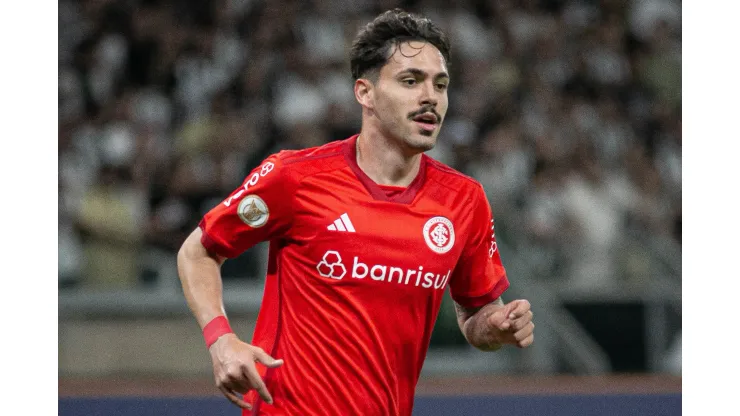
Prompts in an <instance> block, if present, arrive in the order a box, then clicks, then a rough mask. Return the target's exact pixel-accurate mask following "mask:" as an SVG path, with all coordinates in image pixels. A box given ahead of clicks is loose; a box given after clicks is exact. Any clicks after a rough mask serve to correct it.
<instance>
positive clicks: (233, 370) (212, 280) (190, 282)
mask: <svg viewBox="0 0 740 416" xmlns="http://www.w3.org/2000/svg"><path fill="white" fill-rule="evenodd" d="M202 235H203V232H202V231H201V229H200V228H196V229H195V231H193V232H192V233H191V234H190V236H188V238H187V239H185V242H184V243H183V245H182V247H181V248H180V251H179V252H178V253H177V270H178V272H179V274H180V281H181V282H182V288H183V292H184V293H185V299H186V300H187V302H188V306H189V307H190V310H191V311H192V312H193V315H195V319H197V321H198V325H200V327H201V329H203V328H204V327H205V326H206V325H207V324H208V323H209V322H210V321H211V320H212V319H213V318H216V317H218V316H221V315H223V316H225V315H226V313H225V311H224V302H223V284H222V282H221V265H222V264H223V263H224V261H225V260H226V258H224V257H221V256H218V255H215V254H211V253H209V252H208V250H206V248H205V247H203V244H202V243H201V242H200V238H201V236H202ZM208 351H209V352H210V353H211V360H212V361H213V375H214V378H215V381H216V386H217V387H218V388H219V390H221V392H222V393H223V394H224V396H226V397H227V398H228V399H229V400H231V402H232V403H234V404H236V405H237V406H239V407H242V408H244V409H248V410H249V409H251V408H252V405H251V404H250V403H247V402H245V401H244V399H243V398H242V397H241V396H242V395H243V394H245V393H247V392H248V391H250V390H253V389H254V390H257V392H258V393H259V395H260V397H262V399H263V400H265V401H266V402H267V403H272V396H271V395H270V393H269V392H268V391H267V387H266V386H265V383H264V381H263V380H262V378H261V377H260V375H259V373H258V371H257V369H256V367H255V362H260V363H262V364H264V365H265V366H267V367H269V368H276V367H279V366H281V365H282V364H283V360H276V359H274V358H272V357H271V356H270V355H268V354H267V353H266V352H265V351H264V350H262V348H260V347H257V346H254V345H250V344H248V343H246V342H243V341H241V340H240V339H239V338H238V337H237V336H236V335H235V334H232V333H229V334H224V335H222V336H220V337H219V338H218V340H216V342H214V343H213V344H212V345H211V347H210V348H209V350H208Z"/></svg>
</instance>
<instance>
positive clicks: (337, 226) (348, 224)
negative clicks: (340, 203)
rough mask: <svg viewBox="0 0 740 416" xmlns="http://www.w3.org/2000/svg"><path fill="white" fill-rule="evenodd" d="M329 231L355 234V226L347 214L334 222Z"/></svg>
mask: <svg viewBox="0 0 740 416" xmlns="http://www.w3.org/2000/svg"><path fill="white" fill-rule="evenodd" d="M326 228H327V229H329V230H331V231H346V232H350V233H354V232H355V226H354V225H352V221H350V220H349V215H347V213H346V212H345V213H344V214H342V215H340V216H339V218H337V219H336V220H334V222H333V223H332V224H329V226H328V227H326Z"/></svg>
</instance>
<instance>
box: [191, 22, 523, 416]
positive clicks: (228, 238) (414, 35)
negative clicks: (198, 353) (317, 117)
mask: <svg viewBox="0 0 740 416" xmlns="http://www.w3.org/2000/svg"><path fill="white" fill-rule="evenodd" d="M350 61H351V69H352V75H353V77H354V79H355V84H354V92H355V97H356V98H357V101H358V102H359V104H360V106H361V107H362V127H361V130H360V133H359V134H358V135H355V136H352V137H350V138H348V139H346V140H342V141H337V142H332V143H329V144H326V145H324V146H320V147H316V148H311V149H304V150H298V151H282V152H280V153H277V154H274V155H272V156H270V157H268V158H267V159H265V160H264V161H263V163H262V164H261V165H260V166H258V167H256V168H255V169H254V170H253V171H252V172H251V173H250V174H249V175H248V176H247V178H246V179H245V180H244V183H243V185H242V186H240V187H239V188H238V189H236V190H235V191H234V192H233V193H232V194H231V195H230V196H229V197H228V198H227V199H225V200H224V201H223V203H221V204H219V205H218V206H217V207H215V208H213V209H212V210H211V211H210V212H208V213H207V214H206V215H205V216H204V217H203V219H202V221H201V223H200V226H199V227H198V228H197V229H196V230H195V231H194V232H193V233H192V234H191V235H190V237H188V238H187V240H186V241H185V242H184V244H183V246H182V248H181V250H180V252H179V254H178V269H179V273H180V279H181V281H182V284H183V289H184V293H185V297H186V299H187V301H188V305H189V306H190V308H191V310H192V311H193V314H194V315H195V317H196V319H197V320H198V323H199V324H200V326H201V328H203V334H204V337H205V340H206V344H207V346H208V348H209V351H210V353H211V358H212V361H213V371H214V376H215V379H216V384H217V386H218V387H219V389H220V390H221V391H222V392H223V394H224V395H225V396H226V397H227V398H229V400H231V401H232V402H234V403H235V404H237V405H239V406H241V407H242V408H244V411H243V414H245V415H246V414H250V413H251V414H260V415H321V416H326V415H342V416H344V415H366V416H369V415H378V416H380V415H382V416H387V415H410V414H411V412H412V408H413V399H414V389H415V387H416V383H417V381H418V378H419V374H420V372H421V369H422V364H423V363H424V358H425V356H426V352H427V348H428V346H429V340H430V336H431V333H432V327H433V325H434V322H435V319H436V317H437V314H438V312H439V307H440V304H441V302H442V296H443V295H444V291H445V288H446V287H449V289H450V294H451V296H452V299H453V300H454V301H455V307H456V310H457V316H458V323H459V325H460V329H461V330H462V332H463V334H464V335H465V338H466V339H467V340H468V342H469V343H470V344H471V345H473V346H475V347H477V348H479V349H482V350H495V349H498V348H500V347H501V345H503V344H512V345H516V346H518V347H527V346H529V345H530V344H531V343H532V341H533V329H534V324H533V323H532V312H531V311H530V305H529V302H527V301H526V300H515V301H512V302H510V303H508V304H504V303H503V301H502V300H501V294H502V293H503V292H504V291H505V290H506V289H507V287H508V286H509V281H508V279H507V277H506V273H505V271H504V268H503V266H502V265H501V260H500V257H499V253H498V250H497V248H496V241H495V238H494V234H493V218H492V214H491V209H490V207H489V204H488V201H487V199H486V196H485V193H484V191H483V189H482V187H481V185H480V184H479V183H478V182H476V181H475V180H473V179H471V178H469V177H467V176H464V175H462V174H460V173H458V172H456V171H454V170H453V169H451V168H449V167H447V166H444V165H442V164H441V163H439V162H437V161H435V160H433V159H431V158H429V157H428V156H426V155H425V154H424V153H423V152H424V151H426V150H429V149H431V148H432V147H434V145H435V142H436V138H437V135H438V133H439V130H440V127H441V126H442V122H443V120H444V116H445V114H446V112H447V86H448V83H449V81H450V79H449V75H448V71H447V63H448V61H449V45H448V41H447V38H446V37H445V35H444V34H443V33H442V32H441V31H440V30H439V29H438V28H437V27H436V26H435V25H434V24H433V23H431V22H430V21H429V20H428V19H424V18H421V17H417V16H414V15H410V14H407V13H405V12H402V11H400V10H393V11H388V12H385V13H383V14H381V15H380V16H378V17H377V18H376V19H375V20H374V21H372V22H371V23H369V24H368V25H367V26H366V27H365V28H364V29H363V30H362V31H361V32H360V33H359V34H358V37H357V39H356V40H355V41H354V43H353V46H352V52H351V60H350ZM261 241H269V242H270V250H269V261H268V267H267V277H266V282H265V289H264V297H263V301H262V306H261V309H260V312H259V317H258V318H257V323H256V327H255V331H254V336H253V338H252V341H251V343H246V342H243V341H241V340H240V339H239V338H238V337H237V336H236V335H235V334H234V333H233V332H232V331H231V329H230V327H229V324H228V320H227V319H226V313H225V311H224V307H223V301H222V287H221V278H220V266H221V264H223V262H224V260H225V259H226V258H230V257H235V256H238V255H239V254H240V253H242V252H243V251H244V250H246V249H248V248H249V247H251V246H253V245H255V244H257V243H259V242H261ZM275 357H277V358H279V359H276V358H275ZM242 395H244V396H242Z"/></svg>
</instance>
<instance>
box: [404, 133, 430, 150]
mask: <svg viewBox="0 0 740 416" xmlns="http://www.w3.org/2000/svg"><path fill="white" fill-rule="evenodd" d="M406 144H408V145H409V147H411V148H412V149H414V150H419V151H421V152H426V151H428V150H432V149H433V148H434V145H435V144H437V135H436V134H432V135H431V136H427V135H426V134H424V133H419V134H415V135H412V136H411V137H409V138H408V140H406Z"/></svg>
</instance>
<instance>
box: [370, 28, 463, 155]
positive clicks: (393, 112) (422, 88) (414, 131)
mask: <svg viewBox="0 0 740 416" xmlns="http://www.w3.org/2000/svg"><path fill="white" fill-rule="evenodd" d="M392 50H393V51H394V52H393V55H392V56H391V57H390V58H389V59H388V62H387V63H386V64H385V66H383V67H382V68H381V69H380V74H379V76H378V80H377V82H375V83H373V85H372V87H371V88H370V92H369V93H368V100H367V104H368V106H369V107H371V110H372V112H373V116H374V117H375V118H376V120H374V121H375V122H376V123H377V125H378V127H379V128H380V130H381V131H382V133H383V134H385V135H386V136H387V137H389V138H392V139H393V140H397V141H399V142H400V143H401V144H402V145H403V146H404V147H405V148H406V149H408V150H409V151H411V152H420V151H421V152H423V151H426V150H430V149H432V148H433V147H434V145H435V143H436V141H437V135H438V134H439V130H440V128H441V127H442V121H443V119H444V116H445V114H446V113H447V104H448V102H447V88H448V85H449V81H450V79H449V74H448V72H447V64H446V63H445V60H444V57H443V56H442V54H441V53H440V52H439V50H438V49H437V48H436V47H434V46H433V45H431V44H429V43H425V42H417V41H411V42H405V43H401V44H400V45H399V47H397V48H393V49H392Z"/></svg>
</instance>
